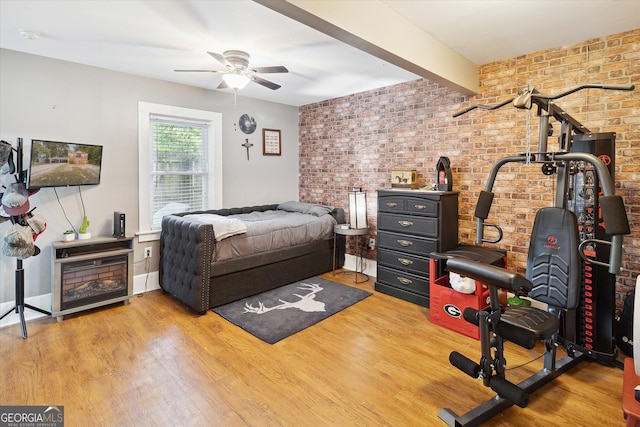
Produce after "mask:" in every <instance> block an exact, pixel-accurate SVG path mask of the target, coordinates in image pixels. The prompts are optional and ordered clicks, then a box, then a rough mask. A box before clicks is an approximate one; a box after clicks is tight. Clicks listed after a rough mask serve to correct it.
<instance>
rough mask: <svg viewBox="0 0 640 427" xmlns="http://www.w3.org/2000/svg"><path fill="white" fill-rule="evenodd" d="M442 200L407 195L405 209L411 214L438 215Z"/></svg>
mask: <svg viewBox="0 0 640 427" xmlns="http://www.w3.org/2000/svg"><path fill="white" fill-rule="evenodd" d="M439 206H440V202H439V201H437V200H429V199H423V198H417V197H407V199H406V200H405V210H406V212H408V213H410V214H419V215H427V216H438V209H439Z"/></svg>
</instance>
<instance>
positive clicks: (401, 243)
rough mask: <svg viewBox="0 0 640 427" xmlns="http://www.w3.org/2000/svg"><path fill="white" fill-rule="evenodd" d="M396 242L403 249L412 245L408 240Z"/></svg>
mask: <svg viewBox="0 0 640 427" xmlns="http://www.w3.org/2000/svg"><path fill="white" fill-rule="evenodd" d="M397 242H398V244H399V245H400V246H404V247H405V248H406V247H408V246H411V245H413V242H410V241H408V240H397Z"/></svg>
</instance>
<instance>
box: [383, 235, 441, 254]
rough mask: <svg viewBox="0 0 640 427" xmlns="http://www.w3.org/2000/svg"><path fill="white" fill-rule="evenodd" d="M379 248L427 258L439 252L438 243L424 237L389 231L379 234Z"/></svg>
mask: <svg viewBox="0 0 640 427" xmlns="http://www.w3.org/2000/svg"><path fill="white" fill-rule="evenodd" d="M378 247H379V248H388V249H395V250H399V251H402V252H410V253H413V254H417V255H423V256H426V255H428V254H430V253H431V252H438V251H439V249H438V241H437V240H435V239H426V238H424V237H418V236H411V235H406V234H400V233H390V232H388V231H379V232H378Z"/></svg>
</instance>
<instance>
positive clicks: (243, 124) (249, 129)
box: [238, 114, 258, 134]
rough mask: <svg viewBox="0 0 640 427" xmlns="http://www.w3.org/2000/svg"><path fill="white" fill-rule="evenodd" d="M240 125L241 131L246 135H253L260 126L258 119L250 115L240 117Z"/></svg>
mask: <svg viewBox="0 0 640 427" xmlns="http://www.w3.org/2000/svg"><path fill="white" fill-rule="evenodd" d="M238 125H239V126H240V130H241V131H242V132H243V133H246V134H252V133H253V132H255V130H256V127H257V126H258V124H257V123H256V119H254V118H253V117H249V115H248V114H243V115H241V116H240V120H238Z"/></svg>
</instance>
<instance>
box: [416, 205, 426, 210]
mask: <svg viewBox="0 0 640 427" xmlns="http://www.w3.org/2000/svg"><path fill="white" fill-rule="evenodd" d="M413 206H414V207H415V208H416V209H418V210H421V211H423V210H425V209H427V205H413Z"/></svg>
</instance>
